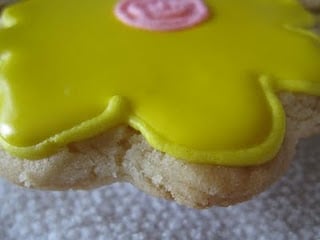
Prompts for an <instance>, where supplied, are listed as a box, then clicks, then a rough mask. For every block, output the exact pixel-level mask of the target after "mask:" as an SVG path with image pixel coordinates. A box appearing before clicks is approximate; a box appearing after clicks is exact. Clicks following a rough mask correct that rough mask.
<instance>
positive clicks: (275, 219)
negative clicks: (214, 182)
mask: <svg viewBox="0 0 320 240" xmlns="http://www.w3.org/2000/svg"><path fill="white" fill-rule="evenodd" d="M298 149H299V150H298V152H297V155H296V158H295V160H294V162H293V164H292V166H291V168H290V170H289V171H288V173H287V174H286V175H285V176H284V177H283V178H282V179H281V180H280V181H279V182H277V183H276V184H275V185H273V186H272V187H271V188H270V189H269V190H268V191H267V192H265V193H263V194H261V195H260V196H258V197H257V198H255V199H253V200H251V201H249V202H245V203H242V204H239V205H236V206H232V207H228V208H211V209H207V210H202V211H199V210H193V209H188V208H186V207H182V206H179V205H177V204H175V203H172V202H167V201H164V200H160V199H156V198H153V197H150V196H147V195H145V194H144V193H142V192H140V191H138V190H137V189H135V188H134V187H132V186H131V185H129V184H115V185H113V186H109V187H103V188H100V189H97V190H93V191H87V192H86V191H77V192H41V191H34V190H25V189H22V188H19V187H16V186H13V185H11V184H9V183H7V182H5V181H3V180H0V207H1V208H0V239H1V240H11V239H23V240H29V239H30V240H31V239H32V240H37V239H41V240H43V239H59V240H60V239H72V240H73V239H75V240H82V239H83V240H89V239H97V240H99V239H147V240H151V239H152V240H154V239H195V240H196V239H199V240H200V239H201V240H202V239H217V240H222V239H226V240H232V239H246V240H250V239H254V240H262V239H265V240H270V239H272V240H279V239H283V240H289V239H290V240H309V239H310V240H313V239H315V240H320V137H317V138H312V139H308V140H307V141H303V142H302V143H301V144H300V145H299V148H298Z"/></svg>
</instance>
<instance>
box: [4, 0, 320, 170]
mask: <svg viewBox="0 0 320 240" xmlns="http://www.w3.org/2000/svg"><path fill="white" fill-rule="evenodd" d="M180 1H181V2H183V0H180ZM185 1H188V0H185ZM189 1H190V0H189ZM144 2H145V0H144ZM153 2H159V1H153ZM160 2H161V1H160ZM177 2H179V1H178V0H177ZM202 3H203V4H206V5H207V7H206V9H207V10H208V12H209V13H210V16H209V18H206V21H204V22H202V23H200V21H197V22H196V23H197V25H195V26H194V25H192V26H193V27H191V28H187V29H184V30H181V29H180V30H179V31H171V30H170V31H168V32H165V31H164V32H163V31H160V32H154V31H149V30H142V29H139V28H135V27H130V26H127V25H126V24H123V22H122V21H119V19H118V18H117V16H116V15H115V14H114V12H116V10H115V9H116V8H117V6H118V5H117V4H118V2H117V1H115V0H91V1H85V0H68V1H65V0H55V1H52V0H28V1H23V2H21V3H19V4H16V5H14V6H12V7H9V8H7V9H6V10H5V12H4V15H3V24H4V28H3V29H2V30H1V32H0V52H1V56H2V57H1V59H2V61H1V65H0V76H1V78H0V83H1V85H0V86H1V87H0V89H1V95H0V96H1V112H0V133H1V136H2V138H1V139H2V140H1V143H2V146H3V147H4V148H6V149H7V150H8V151H9V152H11V153H12V154H15V155H18V156H20V157H28V158H40V157H43V156H46V155H49V154H50V153H52V152H53V151H56V150H57V149H58V148H59V147H62V146H64V145H65V144H67V143H69V142H72V141H77V140H80V139H84V138H87V137H90V136H94V135H96V134H99V133H101V132H103V131H105V130H107V129H109V128H111V127H114V126H117V125H119V124H129V125H130V126H132V127H134V128H135V129H137V130H139V131H141V133H142V134H143V135H144V136H145V137H146V139H147V140H148V142H149V143H150V144H151V145H152V146H153V147H155V148H156V149H158V150H160V151H164V152H167V153H168V154H171V155H173V156H175V157H177V158H182V159H185V160H186V161H193V162H203V163H214V164H224V165H251V164H259V163H262V162H264V161H267V160H269V159H271V158H272V157H273V156H274V155H275V154H276V153H277V151H278V149H279V147H280V145H281V142H282V139H283V136H284V129H285V117H284V113H283V109H282V106H281V104H280V102H279V100H278V98H277V97H276V93H277V92H279V91H296V92H305V93H309V94H317V95H318V94H320V47H319V38H318V37H316V36H314V35H313V34H311V33H310V32H307V31H306V30H301V29H302V27H309V26H312V24H313V20H314V19H313V17H312V16H311V15H310V14H309V13H307V12H306V11H305V10H303V9H302V7H301V6H300V5H299V4H298V3H297V2H296V1H295V0H243V1H238V0H207V1H205V2H202ZM160 8H161V7H160ZM177 9H180V8H179V7H178V8H177ZM131 10H132V9H131ZM131 10H130V11H131ZM132 11H133V12H134V13H135V9H133V10H132ZM188 11H189V10H188ZM181 12H183V13H185V10H183V11H181ZM189 13H190V12H189ZM170 14H172V13H170ZM179 14H180V13H179ZM179 14H178V15H176V16H178V17H179V16H180V15H179ZM164 15H165V14H164ZM164 15H163V14H160V15H159V16H160V17H162V16H164ZM170 16H171V15H170ZM170 16H169V17H170ZM173 16H175V15H174V14H173ZM131 17H132V16H131ZM203 19H205V18H203ZM120 20H121V19H120ZM164 22H166V21H164ZM138 27H139V26H138ZM162 30H163V29H162Z"/></svg>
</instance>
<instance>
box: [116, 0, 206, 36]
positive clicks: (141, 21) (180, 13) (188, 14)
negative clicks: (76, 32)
mask: <svg viewBox="0 0 320 240" xmlns="http://www.w3.org/2000/svg"><path fill="white" fill-rule="evenodd" d="M115 15H116V16H117V18H118V19H119V20H120V21H121V22H123V23H125V24H127V25H129V26H132V27H136V28H141V29H146V30H151V31H174V30H182V29H186V28H189V27H193V26H194V25H196V24H199V23H201V22H203V21H205V20H206V19H207V18H208V16H209V12H208V8H207V6H206V5H205V4H204V3H203V1H202V0H122V1H120V2H119V3H118V4H117V6H116V7H115Z"/></svg>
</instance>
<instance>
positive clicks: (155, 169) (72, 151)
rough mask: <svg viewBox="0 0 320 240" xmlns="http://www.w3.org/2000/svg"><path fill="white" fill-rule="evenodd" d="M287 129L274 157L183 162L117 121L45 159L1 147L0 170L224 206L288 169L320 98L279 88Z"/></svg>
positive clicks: (315, 124)
mask: <svg viewBox="0 0 320 240" xmlns="http://www.w3.org/2000/svg"><path fill="white" fill-rule="evenodd" d="M280 98H281V101H282V103H283V105H284V108H285V111H286V114H287V131H286V137H285V141H284V143H283V146H282V147H281V150H280V152H279V153H278V155H277V156H276V158H275V159H273V160H272V161H270V162H268V163H266V164H263V165H260V166H252V167H223V166H214V165H201V164H190V163H185V162H183V161H181V160H178V159H175V158H173V157H170V156H168V155H167V154H165V153H161V152H159V151H157V150H155V149H153V148H152V147H151V146H150V145H148V143H147V142H146V141H145V139H144V138H143V136H142V135H141V134H140V133H138V132H136V131H135V130H133V129H131V128H130V127H126V126H120V127H117V128H115V129H112V130H110V131H108V132H106V133H104V134H102V135H100V136H97V137H95V138H92V139H88V140H86V141H81V142H77V143H71V144H69V145H68V146H67V147H65V148H64V149H62V150H61V151H60V152H59V153H57V154H55V155H53V156H51V157H49V158H47V159H43V160H39V161H29V160H21V159H16V158H13V157H11V156H10V155H8V154H6V153H5V152H4V151H1V152H0V175H1V176H3V177H5V178H7V179H8V180H9V181H11V182H14V183H16V184H18V185H21V186H24V187H29V188H37V189H50V190H67V189H90V188H95V187H99V186H103V185H106V184H111V183H114V182H130V183H132V184H133V185H135V186H137V187H138V188H140V189H141V190H143V191H145V192H147V193H149V194H152V195H155V196H158V197H162V198H166V199H172V200H175V201H176V202H178V203H180V204H183V205H187V206H189V207H193V208H206V207H210V206H213V205H219V206H227V205H230V204H235V203H238V202H241V201H245V200H248V199H250V198H251V197H253V196H254V195H256V194H258V193H260V192H262V191H264V190H265V189H266V188H267V187H268V186H269V185H270V184H272V183H273V182H275V181H276V180H277V179H278V178H279V177H280V176H281V175H283V173H284V172H285V171H286V169H287V168H288V165H289V163H290V160H291V159H292V157H293V155H294V152H295V146H296V143H297V141H298V139H299V138H300V137H306V136H308V135H310V134H315V133H319V132H320V98H319V97H311V96H305V95H293V94H289V93H285V94H284V93H283V94H281V95H280Z"/></svg>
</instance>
